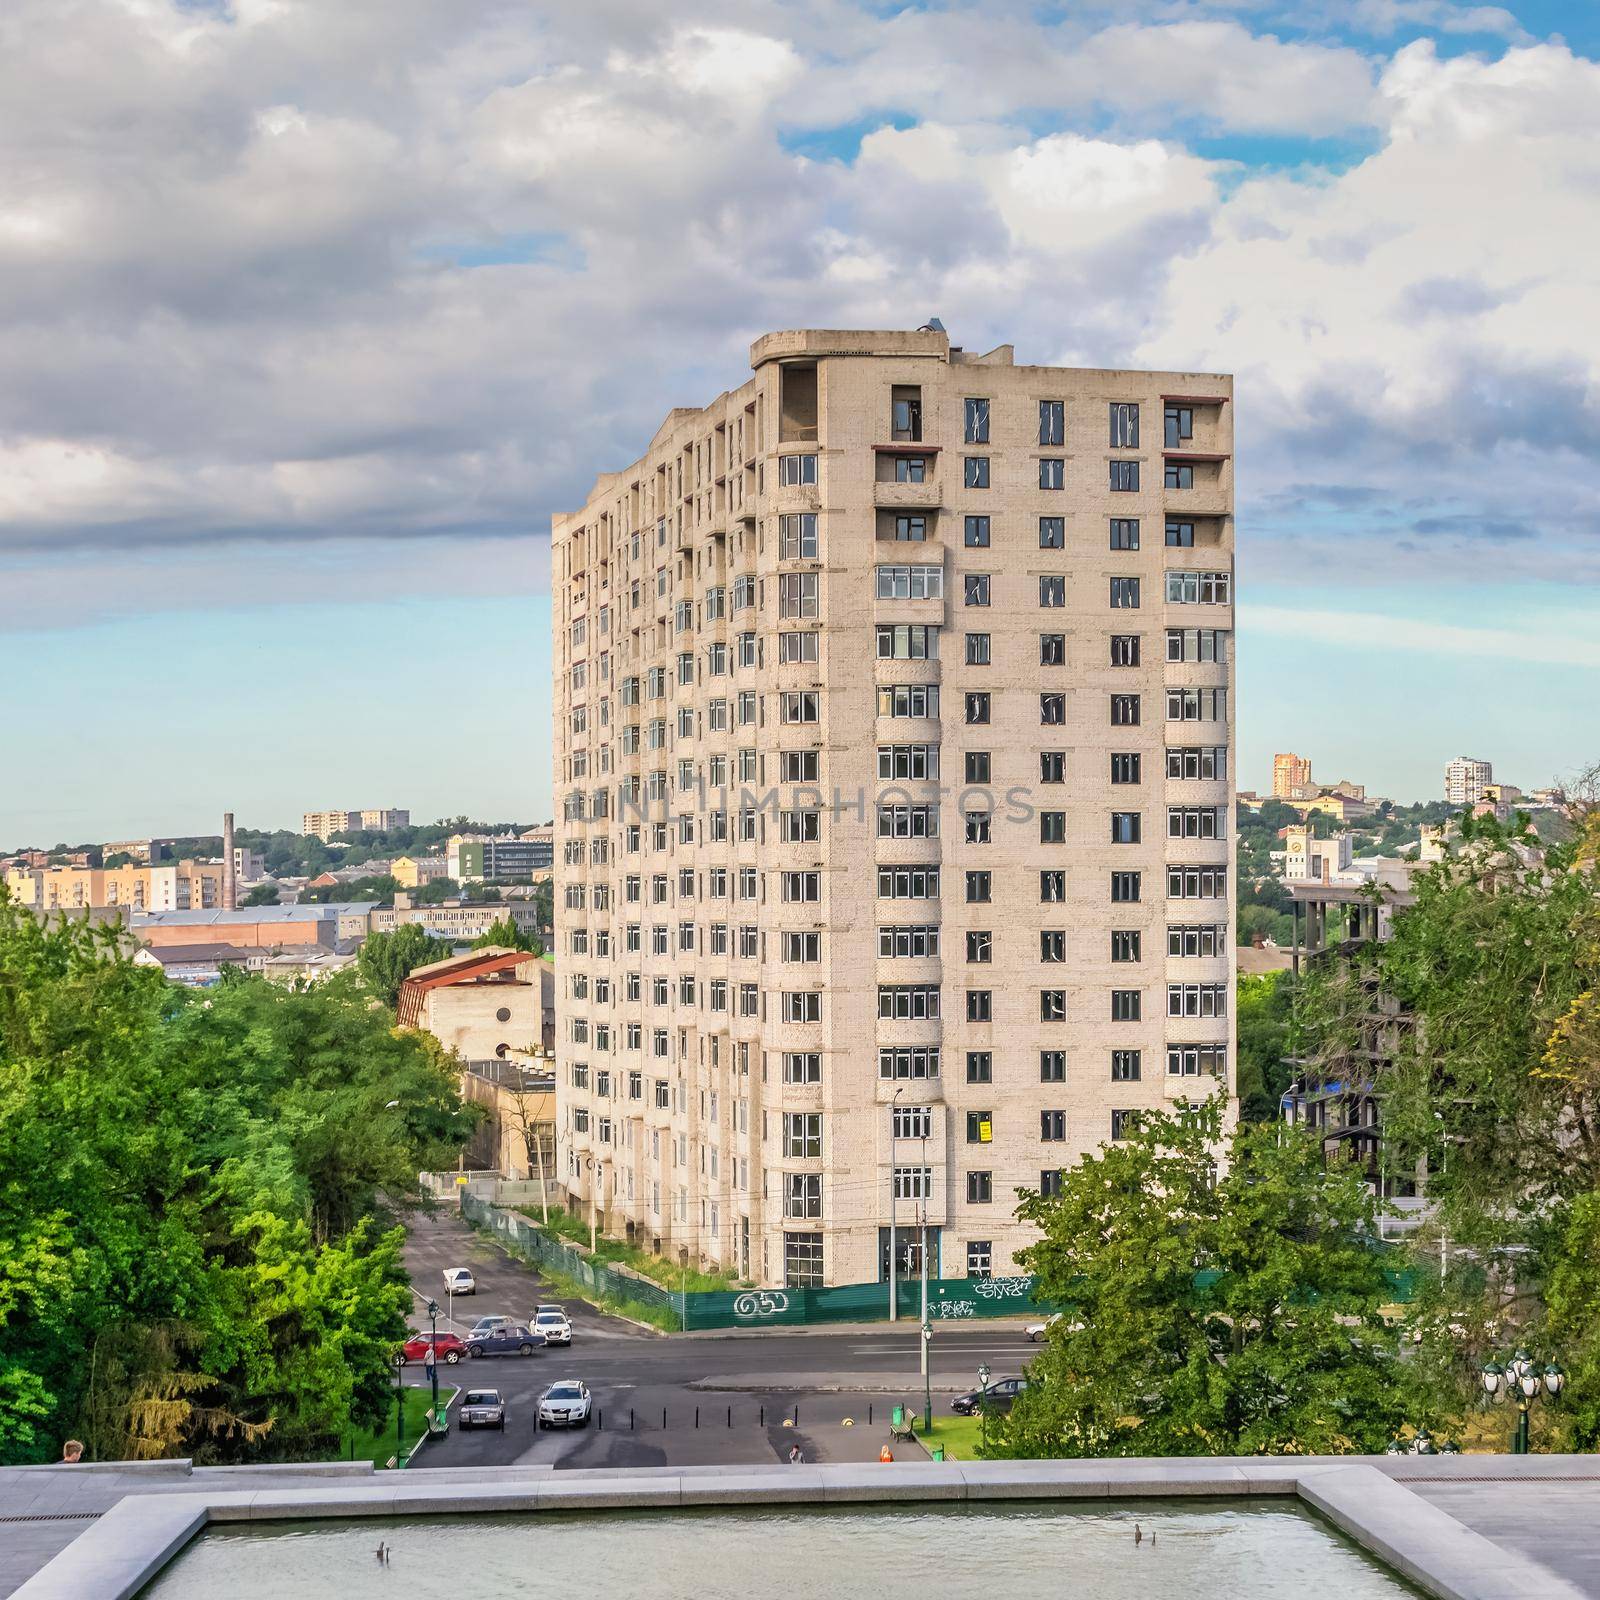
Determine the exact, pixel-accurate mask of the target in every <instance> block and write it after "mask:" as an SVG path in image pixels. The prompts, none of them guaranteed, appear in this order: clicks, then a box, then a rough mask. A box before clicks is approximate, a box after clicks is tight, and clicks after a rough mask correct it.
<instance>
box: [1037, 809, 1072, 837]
mask: <svg viewBox="0 0 1600 1600" xmlns="http://www.w3.org/2000/svg"><path fill="white" fill-rule="evenodd" d="M1066 842H1067V814H1066V812H1065V811H1041V812H1040V813H1039V843H1040V844H1065V843H1066Z"/></svg>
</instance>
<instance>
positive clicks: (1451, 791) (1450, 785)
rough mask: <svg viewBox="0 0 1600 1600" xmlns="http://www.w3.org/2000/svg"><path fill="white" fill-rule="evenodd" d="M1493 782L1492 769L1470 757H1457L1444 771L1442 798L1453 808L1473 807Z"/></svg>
mask: <svg viewBox="0 0 1600 1600" xmlns="http://www.w3.org/2000/svg"><path fill="white" fill-rule="evenodd" d="M1493 782H1494V767H1493V766H1492V765H1491V764H1490V763H1489V762H1487V761H1479V760H1476V759H1475V758H1474V757H1472V756H1457V757H1456V758H1455V760H1454V761H1452V762H1451V763H1450V765H1449V766H1447V767H1446V768H1445V769H1444V797H1445V799H1446V800H1448V801H1449V802H1450V804H1451V805H1453V806H1474V805H1476V804H1477V803H1478V802H1479V801H1480V800H1481V799H1482V798H1483V791H1484V789H1485V787H1486V786H1487V785H1489V784H1491V783H1493Z"/></svg>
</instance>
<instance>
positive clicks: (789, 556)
mask: <svg viewBox="0 0 1600 1600" xmlns="http://www.w3.org/2000/svg"><path fill="white" fill-rule="evenodd" d="M778 555H779V557H780V559H782V560H784V561H796V560H800V561H815V560H816V559H817V514H816V512H814V511H802V512H800V513H799V514H798V515H796V516H788V517H779V518H778ZM708 616H709V613H708Z"/></svg>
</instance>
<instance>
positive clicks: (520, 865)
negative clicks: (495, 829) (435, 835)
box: [445, 834, 555, 883]
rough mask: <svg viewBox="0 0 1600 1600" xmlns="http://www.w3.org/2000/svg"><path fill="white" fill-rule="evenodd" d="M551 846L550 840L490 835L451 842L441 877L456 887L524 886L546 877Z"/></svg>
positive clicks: (552, 847) (458, 838)
mask: <svg viewBox="0 0 1600 1600" xmlns="http://www.w3.org/2000/svg"><path fill="white" fill-rule="evenodd" d="M554 852H555V845H554V841H553V839H552V838H551V837H550V836H548V835H547V836H546V837H544V838H542V839H541V838H538V837H533V838H527V837H521V836H518V835H515V834H494V835H486V836H483V837H478V838H468V837H466V836H465V835H460V836H457V837H456V838H453V839H451V841H450V843H449V846H448V848H447V850H446V853H445V876H446V877H447V878H454V879H455V880H456V882H457V883H528V882H531V881H532V879H533V878H534V877H535V876H536V875H539V874H543V873H548V872H549V871H550V868H551V865H552V862H553V860H554Z"/></svg>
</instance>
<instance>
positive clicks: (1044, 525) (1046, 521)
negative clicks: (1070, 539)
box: [1039, 517, 1067, 550]
mask: <svg viewBox="0 0 1600 1600" xmlns="http://www.w3.org/2000/svg"><path fill="white" fill-rule="evenodd" d="M1066 545H1067V522H1066V518H1065V517H1040V518H1039V548H1040V549H1041V550H1064V549H1065V548H1066Z"/></svg>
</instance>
